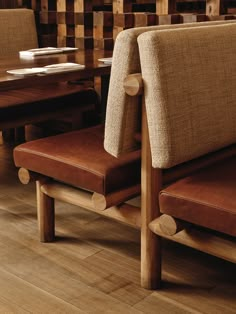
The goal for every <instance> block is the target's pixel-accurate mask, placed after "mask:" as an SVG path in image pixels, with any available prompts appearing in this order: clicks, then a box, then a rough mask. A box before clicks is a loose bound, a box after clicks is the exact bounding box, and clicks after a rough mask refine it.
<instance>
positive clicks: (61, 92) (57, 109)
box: [0, 9, 98, 135]
mask: <svg viewBox="0 0 236 314" xmlns="http://www.w3.org/2000/svg"><path fill="white" fill-rule="evenodd" d="M0 27H1V34H0V56H3V57H4V56H8V57H11V56H18V53H19V51H20V50H27V49H31V48H37V47H38V40H37V32H36V25H35V18H34V11H33V10H28V9H10V10H7V9H5V10H4V9H3V10H0ZM1 96H2V97H1V101H0V128H1V130H3V129H5V128H15V127H19V126H24V125H26V124H30V123H37V122H42V121H45V120H48V119H56V118H57V117H58V118H60V119H63V115H68V114H70V115H71V119H72V117H76V118H75V119H74V121H75V123H74V127H75V128H76V127H81V126H82V123H81V121H83V119H81V118H79V116H81V115H83V112H85V111H86V110H95V109H97V104H98V96H97V94H96V92H95V90H94V89H93V88H90V87H86V85H85V86H84V85H83V84H81V85H77V84H68V83H67V82H62V83H53V84H49V85H45V86H38V87H37V88H24V89H21V90H11V91H6V92H2V93H1ZM76 121H77V123H76ZM5 134H6V132H5ZM21 135H24V132H23V133H22V132H21Z"/></svg>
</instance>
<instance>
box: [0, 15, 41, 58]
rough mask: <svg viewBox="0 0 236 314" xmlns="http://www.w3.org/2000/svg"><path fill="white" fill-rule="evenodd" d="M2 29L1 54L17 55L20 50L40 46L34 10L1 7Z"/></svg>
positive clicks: (0, 34) (0, 20)
mask: <svg viewBox="0 0 236 314" xmlns="http://www.w3.org/2000/svg"><path fill="white" fill-rule="evenodd" d="M0 29H1V32H0V43H1V45H0V56H6V55H7V56H11V55H16V54H18V51H20V50H27V49H32V48H37V47H38V39H37V32H36V26H35V17H34V11H33V10H29V9H1V10H0ZM2 43H4V44H2Z"/></svg>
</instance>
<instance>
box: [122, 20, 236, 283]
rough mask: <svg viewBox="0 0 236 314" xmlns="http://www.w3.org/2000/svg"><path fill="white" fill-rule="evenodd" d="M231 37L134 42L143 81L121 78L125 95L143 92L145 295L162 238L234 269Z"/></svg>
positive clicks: (213, 34)
mask: <svg viewBox="0 0 236 314" xmlns="http://www.w3.org/2000/svg"><path fill="white" fill-rule="evenodd" d="M235 38H236V25H235V24H230V25H217V26H216V25H214V26H207V27H200V28H191V29H187V28H186V29H181V30H177V29H176V30H163V31H161V32H159V31H153V32H148V33H145V34H143V35H141V36H139V38H138V43H139V51H140V60H141V73H142V75H141V76H140V75H132V76H130V77H129V78H127V80H126V85H127V87H126V90H127V92H128V93H129V94H130V95H138V94H140V93H141V91H142V90H143V94H144V97H143V108H142V109H143V111H142V186H141V198H142V206H141V208H142V228H141V233H142V235H141V268H142V269H141V279H142V286H144V287H146V288H148V289H153V288H157V287H160V283H161V238H162V237H163V238H167V239H169V240H173V241H176V242H179V243H182V244H185V245H188V246H191V247H193V248H196V249H199V250H202V251H204V252H207V253H209V254H212V255H215V256H218V257H220V258H223V259H226V260H228V261H231V262H233V263H236V243H235V236H236V197H235V188H236V158H235V156H236V146H235V141H236V132H235V131H236V124H235V121H236V110H235V99H236V76H235V75H234V72H233V71H234V69H235V65H236V63H235V52H236V45H235ZM226 56H227V57H226ZM182 170H183V172H182ZM176 171H177V176H176V177H175V178H173V177H171V180H169V179H170V178H169V175H170V173H171V172H172V174H173V173H174V172H176ZM181 172H182V173H181ZM178 176H179V179H177V177H178ZM171 181H174V182H172V183H171Z"/></svg>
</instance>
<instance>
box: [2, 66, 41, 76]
mask: <svg viewBox="0 0 236 314" xmlns="http://www.w3.org/2000/svg"><path fill="white" fill-rule="evenodd" d="M46 71H47V69H45V68H44V67H43V68H25V69H15V70H7V73H9V74H13V75H21V76H22V75H24V76H25V75H36V74H40V73H45V72H46Z"/></svg>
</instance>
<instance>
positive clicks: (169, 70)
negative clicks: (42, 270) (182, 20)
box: [138, 24, 236, 168]
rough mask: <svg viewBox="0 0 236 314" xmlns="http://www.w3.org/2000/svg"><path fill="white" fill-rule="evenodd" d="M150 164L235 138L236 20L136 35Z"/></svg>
mask: <svg viewBox="0 0 236 314" xmlns="http://www.w3.org/2000/svg"><path fill="white" fill-rule="evenodd" d="M138 44H139V50H140V61H141V68H142V77H143V81H144V96H145V103H146V108H147V117H148V128H149V136H150V143H151V152H152V164H153V167H159V168H169V167H172V166H174V165H176V164H179V163H182V162H185V161H188V160H191V159H194V158H197V157H199V156H202V155H205V154H206V153H209V152H212V151H216V150H218V149H220V148H223V147H226V146H228V145H230V144H233V143H235V142H236V57H235V56H236V24H228V25H217V26H207V27H199V28H189V29H181V30H180V29H179V30H178V29H176V30H168V31H167V30H165V31H164V30H163V31H154V32H148V33H145V34H143V35H141V36H140V37H139V38H138Z"/></svg>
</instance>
